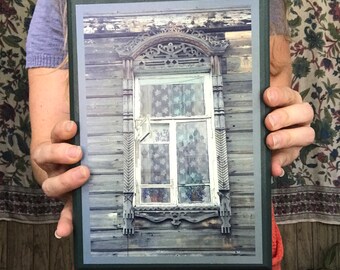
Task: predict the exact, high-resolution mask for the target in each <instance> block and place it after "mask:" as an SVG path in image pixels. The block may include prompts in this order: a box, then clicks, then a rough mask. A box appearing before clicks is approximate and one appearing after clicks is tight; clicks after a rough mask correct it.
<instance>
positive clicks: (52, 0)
mask: <svg viewBox="0 0 340 270" xmlns="http://www.w3.org/2000/svg"><path fill="white" fill-rule="evenodd" d="M62 1H66V0H38V2H37V4H36V8H35V11H34V15H33V18H32V21H31V25H30V28H29V31H28V37H27V43H26V54H27V56H26V67H27V68H31V67H57V66H59V65H60V64H61V63H62V61H63V60H64V58H65V56H66V54H67V51H66V50H65V43H64V31H63V22H62V8H61V6H62ZM269 2H270V25H271V28H272V29H275V30H274V33H275V34H277V35H282V34H286V27H285V25H286V24H285V9H284V0H270V1H269Z"/></svg>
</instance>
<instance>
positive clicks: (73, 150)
mask: <svg viewBox="0 0 340 270" xmlns="http://www.w3.org/2000/svg"><path fill="white" fill-rule="evenodd" d="M82 155H83V153H82V150H81V148H80V146H77V145H71V144H68V143H54V144H50V143H45V144H41V145H39V146H38V147H36V149H35V151H34V152H33V153H32V159H33V161H34V162H35V163H37V164H38V165H39V166H40V167H42V168H43V167H44V165H45V164H51V163H54V164H74V163H77V162H78V161H79V160H81V158H82Z"/></svg>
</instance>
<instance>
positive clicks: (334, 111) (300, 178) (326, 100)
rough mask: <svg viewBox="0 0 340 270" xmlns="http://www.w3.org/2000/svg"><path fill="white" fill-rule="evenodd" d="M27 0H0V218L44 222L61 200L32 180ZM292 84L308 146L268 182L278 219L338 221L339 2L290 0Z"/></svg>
mask: <svg viewBox="0 0 340 270" xmlns="http://www.w3.org/2000/svg"><path fill="white" fill-rule="evenodd" d="M34 2H35V1H31V0H0V54H1V58H0V89H1V91H0V219H16V220H20V221H24V222H50V221H55V220H56V219H57V217H58V212H59V211H60V209H61V207H62V205H61V203H59V202H57V201H55V200H50V199H47V198H46V197H45V196H44V195H43V194H42V192H41V190H40V188H39V187H38V186H37V185H36V184H35V182H34V180H33V177H32V172H31V168H30V161H29V141H30V130H29V115H28V89H27V88H28V86H27V72H26V70H25V42H26V35H27V29H28V26H29V22H30V18H31V16H32V14H33V11H34ZM289 26H290V28H291V34H292V44H291V53H292V62H293V71H294V76H293V80H292V83H293V84H292V85H293V87H294V88H295V89H296V90H298V91H299V92H300V93H301V95H302V96H303V97H304V99H305V100H306V101H307V102H310V103H311V104H312V106H313V108H314V110H315V119H314V122H313V127H314V129H315V131H316V140H315V143H314V144H312V145H311V146H309V147H306V148H305V149H303V151H302V152H301V156H300V158H299V159H298V160H297V161H296V162H295V163H294V164H293V165H291V166H289V167H287V169H286V175H285V177H283V178H278V179H276V180H275V181H274V184H273V193H274V194H273V204H274V207H275V212H276V215H277V219H278V220H279V221H281V222H297V221H301V220H309V221H312V220H318V221H322V222H328V223H339V224H340V192H339V190H340V174H339V169H340V158H339V151H340V136H339V129H340V80H339V78H340V55H339V51H340V3H339V1H335V0H320V1H309V0H290V7H289Z"/></svg>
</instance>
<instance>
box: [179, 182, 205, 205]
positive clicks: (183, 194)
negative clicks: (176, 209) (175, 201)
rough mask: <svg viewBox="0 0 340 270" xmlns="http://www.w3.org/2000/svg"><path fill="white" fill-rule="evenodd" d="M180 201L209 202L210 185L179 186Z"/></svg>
mask: <svg viewBox="0 0 340 270" xmlns="http://www.w3.org/2000/svg"><path fill="white" fill-rule="evenodd" d="M178 193H179V196H178V197H179V202H180V203H209V202H210V188H209V186H202V185H198V186H180V187H179V188H178Z"/></svg>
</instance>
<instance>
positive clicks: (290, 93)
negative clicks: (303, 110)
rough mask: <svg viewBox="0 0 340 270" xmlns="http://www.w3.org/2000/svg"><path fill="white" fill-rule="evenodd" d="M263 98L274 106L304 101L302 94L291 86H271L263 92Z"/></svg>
mask: <svg viewBox="0 0 340 270" xmlns="http://www.w3.org/2000/svg"><path fill="white" fill-rule="evenodd" d="M263 100H264V102H265V103H266V104H267V105H268V106H269V107H272V108H276V107H285V106H289V105H293V104H298V103H302V98H301V95H300V94H299V93H298V92H297V91H294V90H293V89H291V88H289V87H276V86H272V87H269V88H267V89H266V91H265V92H264V94H263Z"/></svg>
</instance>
